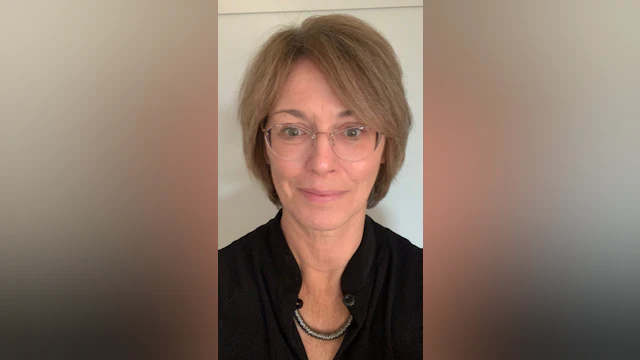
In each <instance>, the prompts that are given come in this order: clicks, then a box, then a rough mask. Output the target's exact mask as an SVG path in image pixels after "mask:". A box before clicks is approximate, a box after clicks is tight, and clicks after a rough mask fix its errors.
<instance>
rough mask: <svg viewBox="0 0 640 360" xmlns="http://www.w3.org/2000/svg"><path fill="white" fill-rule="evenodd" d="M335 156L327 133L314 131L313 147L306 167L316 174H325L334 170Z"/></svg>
mask: <svg viewBox="0 0 640 360" xmlns="http://www.w3.org/2000/svg"><path fill="white" fill-rule="evenodd" d="M336 165H337V157H336V154H335V153H334V152H333V149H332V146H331V135H330V134H329V133H316V137H315V140H314V145H313V149H312V151H311V155H310V156H309V159H307V167H308V168H309V170H311V171H312V172H314V173H316V174H318V175H325V174H328V173H331V172H333V171H335V170H336Z"/></svg>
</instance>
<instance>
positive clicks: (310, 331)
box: [293, 299, 353, 340]
mask: <svg viewBox="0 0 640 360" xmlns="http://www.w3.org/2000/svg"><path fill="white" fill-rule="evenodd" d="M301 307H302V300H301V299H298V301H296V310H295V311H294V312H293V315H294V316H293V317H294V318H295V319H296V322H297V323H298V325H300V327H301V328H302V330H304V332H305V333H307V335H309V336H311V337H314V338H316V339H320V340H334V339H337V338H339V337H340V336H342V335H344V333H345V331H347V328H348V327H349V325H351V322H352V321H353V316H352V315H349V318H348V319H347V321H346V322H345V323H344V324H342V326H341V327H340V329H338V330H337V331H335V332H332V333H329V334H327V333H321V332H319V331H315V330H313V329H312V328H310V327H309V325H307V323H305V322H304V320H302V316H301V315H300V312H299V311H298V309H300V308H301Z"/></svg>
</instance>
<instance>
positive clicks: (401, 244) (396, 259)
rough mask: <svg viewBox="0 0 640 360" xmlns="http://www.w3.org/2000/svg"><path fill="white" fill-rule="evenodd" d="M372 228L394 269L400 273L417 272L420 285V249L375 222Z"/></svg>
mask: <svg viewBox="0 0 640 360" xmlns="http://www.w3.org/2000/svg"><path fill="white" fill-rule="evenodd" d="M373 228H374V231H375V234H376V237H379V238H380V239H382V241H383V244H384V246H385V247H386V249H387V251H386V253H387V255H388V256H390V260H391V262H392V264H393V265H394V267H395V268H397V270H399V271H401V272H410V273H415V272H416V271H419V273H420V279H419V280H420V283H422V252H423V251H422V248H419V247H418V246H416V245H415V244H413V243H412V242H411V241H409V240H408V239H406V238H404V237H402V236H400V235H398V234H397V233H395V232H394V231H392V230H390V229H389V228H386V227H384V226H382V225H380V224H378V223H376V222H373Z"/></svg>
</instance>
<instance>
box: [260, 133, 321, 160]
mask: <svg viewBox="0 0 640 360" xmlns="http://www.w3.org/2000/svg"><path fill="white" fill-rule="evenodd" d="M312 137H313V134H312V133H311V132H310V131H309V130H306V129H304V128H301V127H298V126H294V125H288V124H284V125H276V126H274V127H273V128H271V130H269V133H268V140H269V146H270V147H271V150H272V151H273V152H274V153H275V154H276V155H277V156H278V157H281V158H283V159H285V160H300V159H303V158H305V157H306V156H308V154H309V152H310V150H311V148H312V147H313V139H312Z"/></svg>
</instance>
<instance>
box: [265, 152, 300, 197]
mask: <svg viewBox="0 0 640 360" xmlns="http://www.w3.org/2000/svg"><path fill="white" fill-rule="evenodd" d="M300 171H301V169H300V166H299V165H297V164H295V163H288V162H281V161H277V160H276V161H273V159H272V160H271V176H272V178H273V182H274V184H275V186H276V188H280V189H282V190H285V191H286V190H287V188H289V187H290V184H292V182H295V179H296V178H297V177H298V174H299V173H300Z"/></svg>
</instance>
